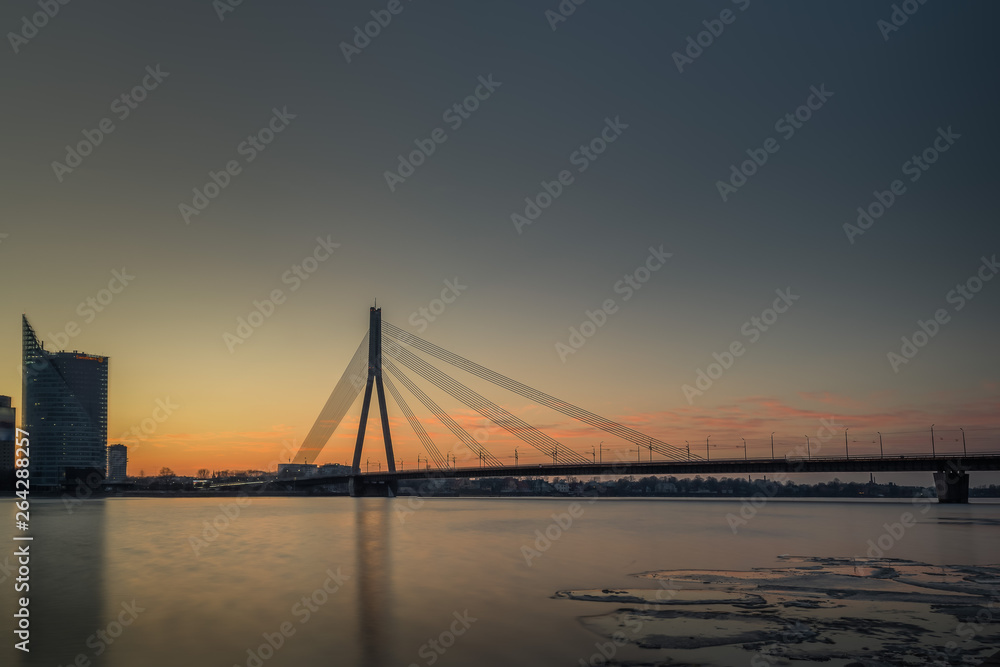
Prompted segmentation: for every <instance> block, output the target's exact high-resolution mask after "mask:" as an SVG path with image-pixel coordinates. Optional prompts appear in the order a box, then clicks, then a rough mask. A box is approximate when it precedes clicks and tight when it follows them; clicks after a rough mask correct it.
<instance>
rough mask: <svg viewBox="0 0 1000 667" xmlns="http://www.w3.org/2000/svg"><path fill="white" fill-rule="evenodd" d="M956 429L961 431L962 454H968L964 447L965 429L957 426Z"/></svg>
mask: <svg viewBox="0 0 1000 667" xmlns="http://www.w3.org/2000/svg"><path fill="white" fill-rule="evenodd" d="M958 430H959V431H961V432H962V456H968V455H969V452H968V451H966V449H965V429H964V428H962V427H961V426H959V427H958Z"/></svg>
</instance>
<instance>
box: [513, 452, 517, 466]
mask: <svg viewBox="0 0 1000 667" xmlns="http://www.w3.org/2000/svg"><path fill="white" fill-rule="evenodd" d="M514 467H515V468H516V467H517V447H515V448H514Z"/></svg>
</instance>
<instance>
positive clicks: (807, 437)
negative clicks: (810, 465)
mask: <svg viewBox="0 0 1000 667" xmlns="http://www.w3.org/2000/svg"><path fill="white" fill-rule="evenodd" d="M812 457H813V455H812V451H811V450H810V449H809V436H808V435H807V436H806V458H807V459H811V458H812Z"/></svg>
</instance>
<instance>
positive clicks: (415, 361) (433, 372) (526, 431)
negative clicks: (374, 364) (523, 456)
mask: <svg viewBox="0 0 1000 667" xmlns="http://www.w3.org/2000/svg"><path fill="white" fill-rule="evenodd" d="M384 351H385V350H383V352H384ZM389 354H390V355H391V356H392V357H393V359H395V360H396V361H398V362H400V363H402V364H403V365H404V366H406V367H407V368H409V369H410V370H411V371H413V372H414V373H417V374H418V375H420V376H421V377H422V378H424V379H425V380H427V381H428V382H431V383H432V384H434V385H435V386H436V387H438V388H439V389H441V390H442V391H444V392H446V393H447V394H448V395H450V396H452V397H453V398H456V399H458V400H459V401H461V402H462V403H464V404H466V405H467V406H469V407H470V408H472V409H473V410H475V411H477V412H478V413H479V414H481V415H483V416H484V417H486V418H487V419H489V420H490V421H492V422H493V423H494V424H496V425H497V426H499V427H500V428H502V429H504V430H505V431H507V432H508V433H510V434H511V435H513V436H515V437H517V438H519V439H521V440H523V441H524V442H525V443H527V444H529V445H531V446H532V447H534V448H535V449H537V450H538V451H539V452H541V453H542V454H545V455H546V456H551V455H553V454H554V455H555V456H554V458H555V459H556V460H557V461H558V460H559V459H560V457H562V459H563V460H564V461H566V460H567V459H568V460H569V461H571V462H574V463H586V462H587V459H586V458H585V457H583V456H581V455H580V454H578V453H577V452H575V451H573V450H572V449H570V448H569V447H567V446H566V445H564V444H562V443H560V442H558V441H557V440H554V439H553V438H551V437H549V436H548V435H546V434H544V433H542V432H541V431H539V430H538V429H536V428H535V427H534V426H532V425H530V424H528V423H527V422H525V421H523V420H521V419H519V418H518V417H516V416H515V415H513V414H511V413H510V412H508V411H507V410H505V409H504V408H502V407H500V406H498V405H497V404H495V403H493V402H492V401H490V400H489V399H487V398H485V397H484V396H482V395H480V394H478V393H476V392H475V391H474V390H472V389H470V388H469V387H467V386H465V385H464V384H462V383H461V382H459V381H457V380H455V379H454V378H452V377H451V376H449V375H448V374H447V373H444V372H443V371H440V370H438V369H437V368H434V367H433V366H431V365H430V364H428V363H427V362H426V361H424V360H423V359H421V358H420V357H418V356H416V355H415V354H413V353H412V352H410V351H409V350H407V349H406V348H403V347H398V346H391V348H390V352H389Z"/></svg>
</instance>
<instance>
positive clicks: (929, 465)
mask: <svg viewBox="0 0 1000 667" xmlns="http://www.w3.org/2000/svg"><path fill="white" fill-rule="evenodd" d="M996 470H1000V455H998V454H972V455H968V456H963V455H957V454H939V455H937V456H923V455H917V456H897V457H864V456H859V457H850V458H846V457H814V458H807V459H802V458H797V457H796V458H792V457H788V458H782V459H721V460H715V461H706V460H704V459H691V460H681V461H675V460H661V461H616V462H614V463H551V464H547V463H543V464H535V465H519V466H492V467H466V468H457V467H456V468H432V469H415V468H414V469H410V470H397V471H394V472H388V471H385V472H376V473H372V472H369V473H358V474H356V475H332V476H326V477H307V478H304V479H296V480H279V481H286V482H292V483H293V484H294V485H295V486H317V485H323V484H337V483H345V482H350V483H352V484H359V483H360V485H362V486H371V485H385V484H394V483H398V482H399V481H400V480H421V479H453V478H481V477H529V476H531V477H555V476H559V477H564V476H569V475H576V476H587V477H593V476H610V477H623V476H628V475H635V476H642V475H709V474H714V475H723V474H730V475H736V474H738V475H745V474H752V473H762V474H763V473H777V474H782V473H783V474H788V475H791V474H800V473H835V472H932V473H937V474H936V475H935V484H936V485H937V487H938V496H939V498H941V499H942V500H943V501H945V499H946V498H949V497H951V496H952V495H954V493H957V494H958V500H952V501H948V502H967V500H968V483H969V478H968V473H969V472H981V471H996ZM352 480H353V481H352ZM963 485H964V490H963V488H962V487H963ZM952 486H957V487H958V488H957V489H956V490H955V492H953V491H952V490H951V487H952ZM963 496H964V499H963Z"/></svg>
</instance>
